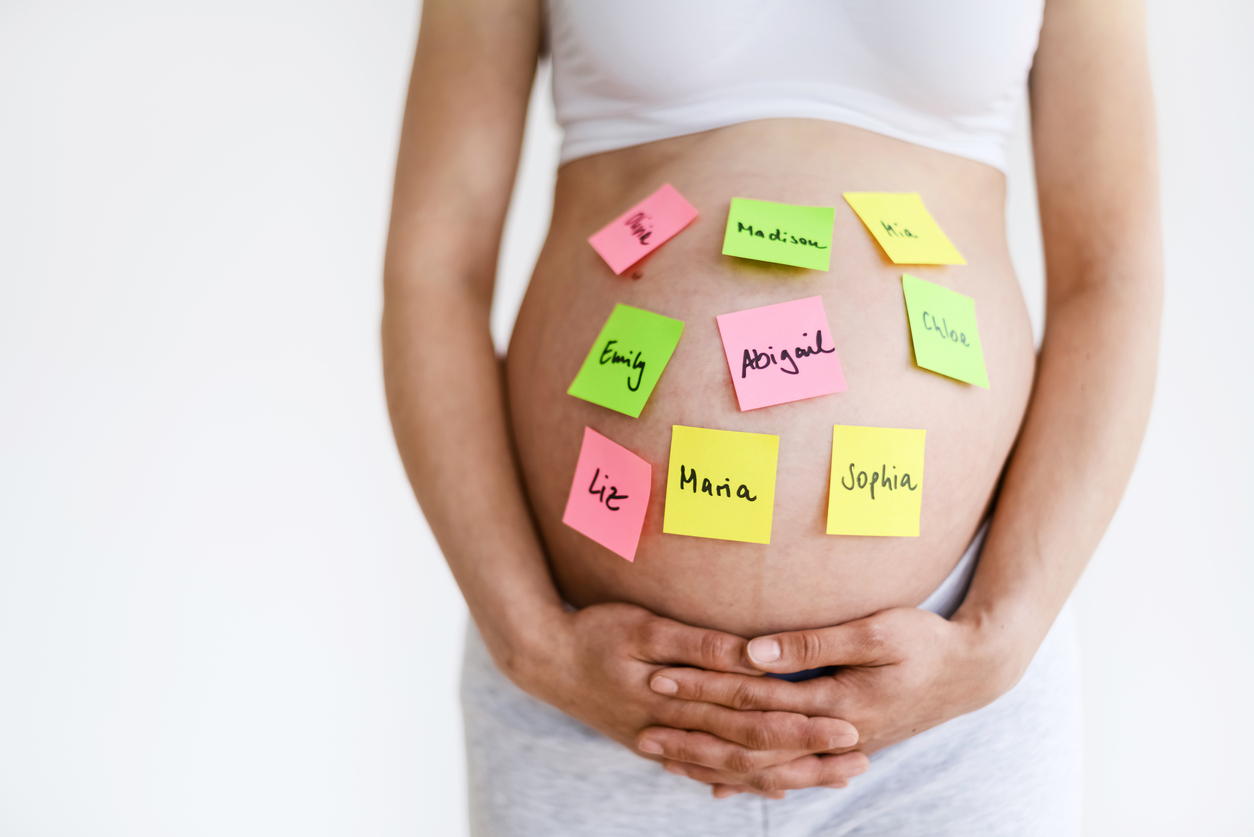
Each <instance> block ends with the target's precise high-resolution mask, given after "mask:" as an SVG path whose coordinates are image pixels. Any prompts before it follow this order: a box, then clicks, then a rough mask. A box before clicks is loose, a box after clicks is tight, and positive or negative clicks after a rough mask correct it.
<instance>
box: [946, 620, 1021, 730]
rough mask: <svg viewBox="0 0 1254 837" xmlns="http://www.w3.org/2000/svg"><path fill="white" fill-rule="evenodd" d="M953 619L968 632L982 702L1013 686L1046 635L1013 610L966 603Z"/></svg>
mask: <svg viewBox="0 0 1254 837" xmlns="http://www.w3.org/2000/svg"><path fill="white" fill-rule="evenodd" d="M950 621H951V622H954V623H955V624H956V625H958V626H960V627H961V628H963V629H964V631H965V633H966V637H967V647H966V649H965V650H966V654H967V660H968V662H969V664H970V667H971V671H972V672H973V674H974V676H975V677H976V678H977V679H978V681H979V683H980V686H981V689H980V695H981V698H982V700H983V704H982V705H986V704H988V703H992V702H993V701H994V700H996V699H997V698H999V697H1001V696H1002V695H1004V694H1005V693H1006V692H1008V691H1010V690H1011V689H1012V688H1014V686H1015V684H1017V683H1018V682H1019V680H1020V679H1021V678H1022V677H1023V674H1024V672H1025V671H1027V667H1028V664H1029V663H1031V662H1032V657H1033V656H1035V654H1036V649H1037V648H1038V647H1039V646H1040V643H1041V639H1042V638H1043V634H1040V633H1038V632H1037V631H1036V630H1035V629H1034V627H1033V625H1034V620H1029V619H1027V618H1026V614H1025V613H1024V612H1023V611H1018V612H1015V610H1014V609H1007V610H1003V609H1001V608H985V607H979V606H972V607H970V608H968V607H967V606H966V605H964V606H963V607H961V608H959V610H958V612H957V613H955V614H954V615H953V617H951V619H950Z"/></svg>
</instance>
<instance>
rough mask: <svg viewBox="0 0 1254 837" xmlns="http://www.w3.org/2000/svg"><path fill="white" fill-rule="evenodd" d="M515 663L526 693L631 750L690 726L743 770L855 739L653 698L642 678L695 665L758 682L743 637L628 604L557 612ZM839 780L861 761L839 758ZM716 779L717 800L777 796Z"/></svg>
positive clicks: (839, 728) (820, 723)
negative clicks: (648, 735) (733, 795)
mask: <svg viewBox="0 0 1254 837" xmlns="http://www.w3.org/2000/svg"><path fill="white" fill-rule="evenodd" d="M532 647H533V649H537V650H533V651H532V652H531V653H530V654H527V655H524V658H523V659H517V660H515V661H514V662H515V665H513V666H511V669H512V670H511V671H510V675H511V678H512V679H513V680H514V682H515V683H516V684H517V685H518V686H519V687H520V688H522V689H523V690H524V691H526V692H528V693H529V694H531V695H533V696H535V697H537V698H539V699H540V700H543V701H544V702H546V703H548V704H551V705H552V706H555V707H557V708H558V709H561V710H562V711H563V712H565V713H567V714H568V715H571V716H572V717H574V718H576V719H578V720H579V721H582V722H583V723H585V724H587V725H588V726H590V727H592V728H593V729H595V730H597V731H598V732H600V733H602V734H603V735H605V736H607V737H609V738H612V739H613V740H615V741H617V742H618V743H620V744H622V745H623V746H624V747H627V748H628V749H630V750H631V751H632V752H634V753H636V754H638V755H641V756H643V757H645V758H650V759H653V760H655V761H661V756H660V754H656V753H647V752H642V751H641V750H640V749H638V747H637V735H638V734H639V733H640V731H641V730H643V729H645V728H647V727H654V726H664V727H671V728H674V729H682V730H693V731H700V732H703V733H707V734H709V735H712V736H715V737H716V738H719V739H722V741H723V742H726V743H727V747H728V748H730V749H731V751H732V752H733V753H738V754H739V756H738V757H737V756H733V757H732V760H731V763H732V764H740V765H741V766H743V767H744V768H745V770H744V771H743V772H746V773H747V772H749V770H760V769H762V768H764V767H767V766H771V765H775V764H782V763H784V762H788V761H792V760H793V759H796V758H799V757H801V756H804V755H808V754H810V753H817V752H824V751H828V750H835V749H840V748H845V747H852V746H853V745H854V744H856V743H857V740H858V733H857V730H855V729H854V727H853V726H852V725H851V724H849V723H847V722H845V721H842V720H839V719H836V718H828V717H807V716H805V715H800V714H797V713H795V712H774V711H746V710H738V709H731V708H728V707H726V706H720V705H718V704H715V703H705V702H700V701H690V700H682V699H679V698H674V697H667V696H665V695H660V694H658V693H657V692H655V691H653V690H652V689H650V688H649V680H650V679H651V678H652V677H653V675H654V674H655V673H656V672H658V671H661V670H662V669H665V668H669V667H673V666H677V665H679V666H693V667H695V668H701V669H705V670H707V671H722V672H732V673H736V674H747V675H753V676H761V674H762V673H761V671H760V670H759V669H757V668H756V667H754V666H753V664H752V662H751V661H750V660H749V657H748V651H747V641H746V640H745V639H743V638H741V637H738V636H735V635H734V634H728V633H723V632H721V631H711V630H707V629H704V628H696V627H693V626H691V625H685V624H683V623H682V622H676V621H675V620H673V619H666V618H664V617H661V616H658V615H656V614H654V613H652V612H651V611H649V610H646V609H645V608H642V607H637V606H636V605H630V604H622V603H610V604H598V605H591V606H589V607H586V608H583V609H582V610H578V611H574V612H571V613H563V614H562V615H561V616H560V617H558V618H557V619H555V620H554V621H553V622H551V623H550V624H549V625H548V626H547V627H546V632H545V634H544V639H543V641H541V642H539V643H536V644H534V645H533V646H532ZM842 759H843V762H842V764H841V765H840V767H841V768H843V770H842V774H843V775H842V776H837V777H835V779H834V781H833V782H832V785H833V786H838V787H839V786H843V784H844V781H847V780H848V779H849V778H851V777H853V776H856V775H858V774H860V773H863V772H865V770H866V768H867V760H866V756H865V755H863V754H862V753H860V752H851V753H847V754H845V756H843V757H842ZM738 778H739V777H738V776H737V775H736V774H734V773H732V772H727V773H721V774H720V779H721V780H722V781H720V782H719V783H718V784H719V785H722V786H723V787H722V789H721V792H720V793H719V794H718V795H720V796H722V795H727V794H728V793H729V792H730V791H732V790H739V791H748V792H752V793H758V794H759V795H761V796H767V797H770V798H782V797H783V792H782V791H775V792H762V791H757V790H754V789H752V788H750V787H748V786H745V785H743V784H742V783H741V782H739V781H737V779H738Z"/></svg>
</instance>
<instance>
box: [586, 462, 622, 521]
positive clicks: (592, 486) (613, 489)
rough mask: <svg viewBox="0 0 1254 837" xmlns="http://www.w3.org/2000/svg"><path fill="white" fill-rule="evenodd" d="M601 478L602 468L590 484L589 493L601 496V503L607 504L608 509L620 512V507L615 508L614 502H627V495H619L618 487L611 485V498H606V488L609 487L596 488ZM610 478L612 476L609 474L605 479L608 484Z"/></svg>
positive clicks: (593, 476) (594, 475) (598, 469)
mask: <svg viewBox="0 0 1254 837" xmlns="http://www.w3.org/2000/svg"><path fill="white" fill-rule="evenodd" d="M600 476H601V469H600V468H597V471H596V473H595V474H593V475H592V482H591V483H589V484H588V493H589V494H594V495H597V496H599V497H600V498H601V502H602V503H604V504H605V507H606V508H607V509H609V510H610V511H618V509H619V506H615V505H613V501H614V500H626V499H627V495H626V494H619V493H618V486H614V485H611V486H608V488H609V490H610V496H608V497H606V496H605V489H606V487H607V486H604V485H603V486H601V487H600V488H597V487H596V485H597V479H598V478H599V477H600ZM609 478H610V475H609V474H606V475H605V479H606V481H607V482H608V481H609Z"/></svg>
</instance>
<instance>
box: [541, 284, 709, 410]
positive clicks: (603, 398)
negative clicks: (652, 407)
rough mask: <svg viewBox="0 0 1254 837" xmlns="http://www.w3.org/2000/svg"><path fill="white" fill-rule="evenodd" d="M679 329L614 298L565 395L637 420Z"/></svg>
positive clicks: (674, 322)
mask: <svg viewBox="0 0 1254 837" xmlns="http://www.w3.org/2000/svg"><path fill="white" fill-rule="evenodd" d="M683 331H684V324H683V321H682V320H673V319H671V318H670V317H663V316H662V315H661V314H654V313H653V312H652V311H645V310H643V309H640V308H633V307H631V306H630V305H623V304H622V303H621V302H620V303H619V304H617V305H615V306H614V310H613V312H612V313H611V314H610V318H609V319H608V320H606V321H605V327H604V328H602V329H601V333H600V334H599V335H597V339H596V342H595V343H593V344H592V349H591V350H590V351H589V352H588V356H587V357H586V358H584V362H583V366H582V367H580V369H579V374H578V375H576V376H575V380H574V382H572V383H571V385H570V389H568V390H566V392H567V394H569V395H573V396H575V397H576V398H582V399H583V400H584V401H591V402H592V403H593V404H600V405H601V406H602V407H608V408H610V409H611V410H617V411H618V412H620V413H626V414H627V415H629V416H631V417H632V418H639V417H640V411H641V410H643V409H644V404H645V402H646V401H648V400H649V395H650V394H651V393H652V392H653V388H654V387H655V386H657V382H658V379H660V378H661V377H662V370H663V369H665V368H666V364H667V363H669V362H670V359H671V355H672V354H674V353H675V347H676V346H678V345H679V336H680V335H681V334H683Z"/></svg>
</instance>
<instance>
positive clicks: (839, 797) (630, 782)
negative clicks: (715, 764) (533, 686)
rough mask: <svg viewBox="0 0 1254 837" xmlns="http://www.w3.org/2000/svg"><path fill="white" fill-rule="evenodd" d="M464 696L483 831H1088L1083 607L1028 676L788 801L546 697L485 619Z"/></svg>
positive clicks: (1066, 835) (537, 834) (509, 836)
mask: <svg viewBox="0 0 1254 837" xmlns="http://www.w3.org/2000/svg"><path fill="white" fill-rule="evenodd" d="M971 552H974V553H975V554H974V555H971V554H970V553H971ZM977 556H978V544H973V545H972V550H971V551H969V555H968V556H965V557H964V559H963V564H966V565H967V566H966V567H965V568H964V567H963V564H960V565H959V567H958V569H956V570H955V571H954V572H955V574H956V575H951V577H950V579H948V580H947V581H946V584H947V585H949V587H950V588H955V589H956V591H957V593H958V596H957V597H956V600H955V597H954V596H952V595H950V596H944V597H943V598H946V599H949V601H945V602H943V603H941V604H943V605H944V607H943V608H940V607H938V608H937V612H941V613H942V615H948V613H952V611H953V609H955V608H956V606H957V604H956V602H957V601H960V600H961V599H960V597H961V594H963V593H965V587H966V585H965V583H962V582H964V581H965V579H964V578H963V576H965V578H969V577H970V572H971V570H972V569H973V567H974V560H975V557H977ZM968 558H969V559H970V560H968ZM955 579H957V583H955ZM944 589H945V585H942V588H941V589H940V590H938V591H937V593H941V592H942V590H944ZM935 598H937V597H936V596H933V597H932V598H930V599H929V600H928V602H925V605H929V604H932V603H933V599H935ZM928 609H929V610H931V609H933V608H932V607H928ZM461 696H462V709H463V712H464V717H465V726H466V749H467V767H468V771H469V790H470V823H471V834H472V835H474V837H533V835H534V837H541V835H543V837H566V835H572V837H573V836H574V835H578V837H585V835H598V836H599V835H605V837H610V835H613V836H614V837H620V835H621V837H637V835H658V837H672V835H675V836H676V837H678V835H706V834H709V835H718V837H741V835H744V837H748V836H749V835H753V836H754V837H767V836H768V835H769V837H802V835H805V836H806V837H809V835H849V836H850V837H852V835H859V837H862V836H863V835H894V837H897V836H898V835H900V836H901V837H907V836H908V835H919V837H941V835H954V837H985V835H988V837H994V836H995V837H1002V835H1009V836H1012V837H1020V835H1041V837H1046V835H1048V837H1072V835H1079V834H1080V790H1081V754H1080V691H1079V664H1078V649H1077V645H1076V636H1075V623H1074V620H1073V618H1072V615H1071V613H1070V609H1069V608H1068V609H1066V610H1064V611H1063V614H1062V616H1061V617H1059V619H1058V622H1057V623H1056V624H1055V625H1054V628H1053V630H1051V631H1050V633H1049V636H1048V637H1047V638H1046V639H1045V642H1044V643H1043V644H1042V646H1041V648H1040V651H1039V652H1038V653H1037V655H1036V658H1035V659H1034V660H1033V661H1032V664H1031V666H1029V668H1028V671H1027V674H1025V675H1024V677H1023V680H1022V681H1021V682H1020V683H1019V684H1018V685H1017V686H1016V687H1015V688H1014V689H1012V690H1010V691H1009V692H1007V693H1006V694H1005V695H1003V696H1002V697H1001V698H999V699H998V700H996V701H994V702H993V703H991V704H989V705H988V706H986V707H984V708H983V709H980V710H978V711H976V712H972V713H971V714H969V715H963V716H962V717H959V718H955V719H954V720H952V721H949V722H948V723H945V724H942V725H941V726H939V727H935V728H933V729H930V730H928V731H927V732H924V733H922V734H920V735H917V736H915V737H914V738H911V739H908V740H906V741H903V742H901V743H900V744H896V745H894V746H892V747H888V748H886V749H884V750H882V751H880V752H878V753H876V754H875V755H874V756H872V757H871V769H870V770H869V771H867V772H866V773H865V774H864V775H862V776H859V777H857V778H855V779H853V780H852V781H851V782H850V784H849V787H848V788H846V789H844V790H832V789H829V788H811V789H808V790H802V791H789V792H788V796H787V798H786V799H782V800H778V801H776V800H765V799H762V798H760V797H756V796H751V795H748V794H742V795H740V796H735V797H732V798H731V799H726V800H716V799H714V798H713V797H712V796H711V795H710V789H709V787H708V786H706V785H702V784H699V783H697V782H694V781H693V780H691V779H686V778H684V777H682V776H675V775H672V774H670V773H667V772H666V771H664V770H663V769H662V767H661V765H659V764H657V763H656V762H652V761H647V760H645V759H643V758H641V757H639V756H637V755H635V754H633V753H632V752H630V751H629V750H627V749H626V748H624V747H622V746H621V745H620V744H617V743H615V742H613V741H611V740H609V739H608V738H605V737H604V736H602V735H601V734H600V733H597V732H595V731H593V730H592V729H590V728H588V727H586V726H584V725H583V724H581V723H579V722H578V721H576V720H575V719H573V718H571V717H570V716H569V715H566V714H565V713H563V712H561V711H559V710H557V709H554V708H553V707H551V706H549V705H548V704H545V703H542V702H541V701H538V700H536V699H535V698H532V697H531V696H529V695H527V694H526V693H524V692H523V691H521V690H520V689H518V688H517V687H516V686H514V684H513V683H511V682H510V681H509V680H508V679H506V678H505V677H504V675H502V674H501V673H500V671H499V670H498V669H497V668H496V666H495V664H494V663H493V662H492V658H491V657H490V656H489V655H488V652H487V649H486V648H485V647H484V645H483V641H482V640H481V639H480V637H479V634H478V631H476V630H475V627H474V625H473V623H472V624H471V625H470V628H469V630H468V632H467V637H466V652H465V662H464V667H463V669H462V692H461Z"/></svg>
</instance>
